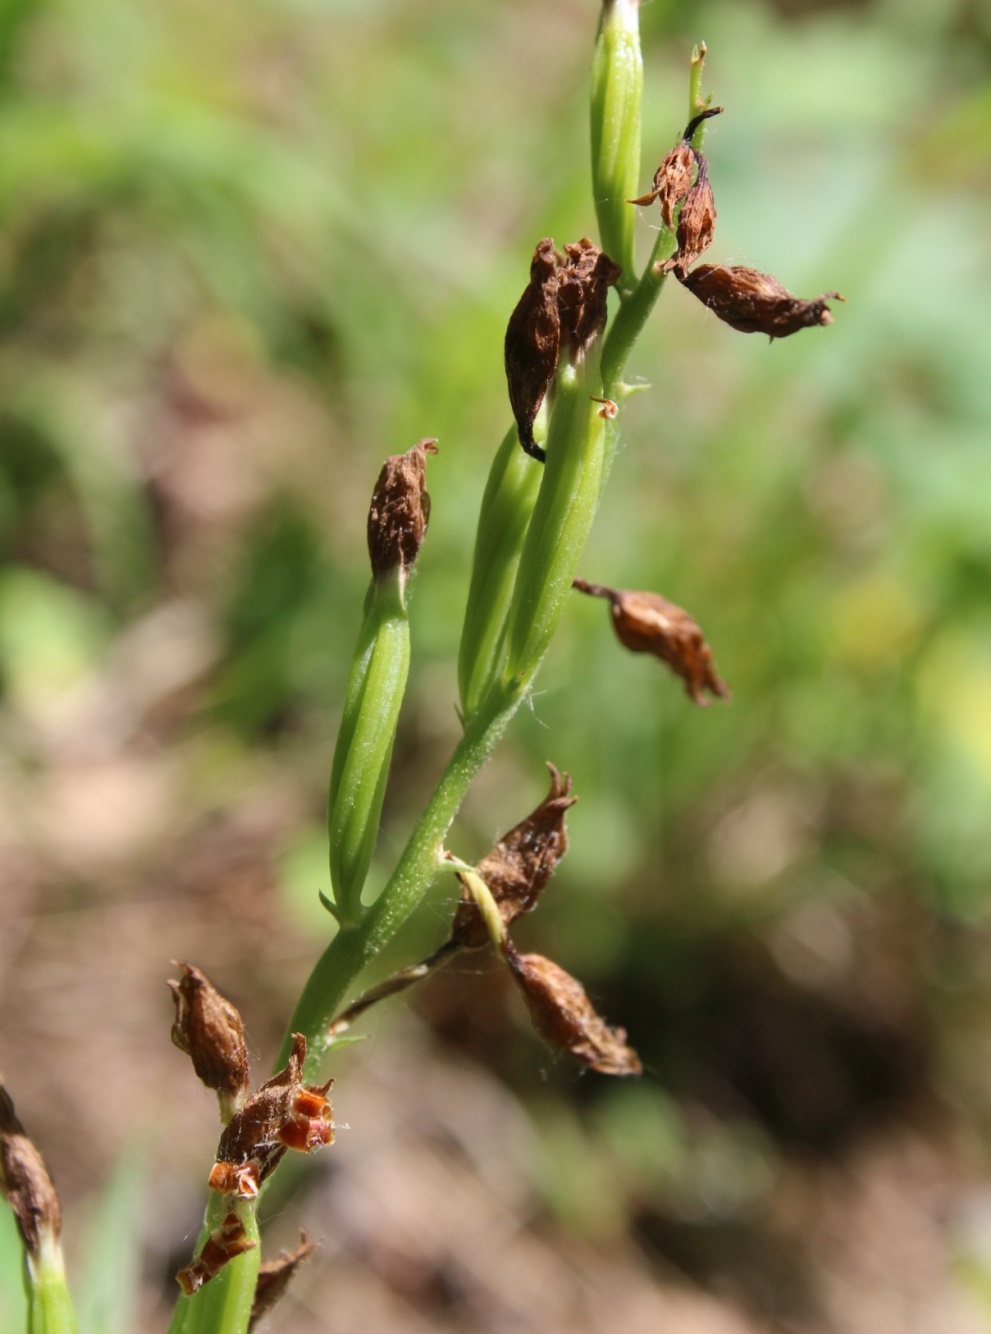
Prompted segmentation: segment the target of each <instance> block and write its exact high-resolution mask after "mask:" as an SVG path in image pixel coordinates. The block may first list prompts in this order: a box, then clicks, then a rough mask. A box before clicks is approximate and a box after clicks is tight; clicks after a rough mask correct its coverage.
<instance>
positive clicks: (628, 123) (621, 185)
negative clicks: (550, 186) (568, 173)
mask: <svg viewBox="0 0 991 1334" xmlns="http://www.w3.org/2000/svg"><path fill="white" fill-rule="evenodd" d="M639 10H640V0H605V3H604V4H603V6H602V18H601V21H600V24H599V35H598V38H597V39H596V43H595V57H594V60H593V62H592V97H591V131H592V189H593V193H594V197H595V212H596V216H597V217H598V220H599V239H600V241H601V244H602V249H603V250H604V251H605V252H606V254H607V255H608V256H609V257H610V259H612V260H614V261H615V262H616V263H617V264H619V265H620V266H621V268H622V270H623V273H622V276H621V277H620V280H619V283H618V291H619V293H620V296H621V297H625V296H626V295H627V294H628V293H630V292H632V290H633V288H634V287H635V286H636V281H637V273H636V247H635V231H634V229H635V226H636V211H635V210H634V209H633V208H631V207H630V205H629V203H628V202H627V201H628V200H630V199H632V198H633V197H634V196H635V195H636V194H637V193H638V189H637V187H638V183H639V178H640V109H641V103H642V101H643V58H642V56H641V54H640V24H639Z"/></svg>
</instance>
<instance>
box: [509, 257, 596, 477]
mask: <svg viewBox="0 0 991 1334" xmlns="http://www.w3.org/2000/svg"><path fill="white" fill-rule="evenodd" d="M564 249H565V254H564V255H561V254H560V253H559V252H558V251H557V250H556V249H555V247H554V242H553V241H552V240H551V238H550V237H545V238H544V239H543V240H542V241H540V242H538V244H537V248H536V249H535V250H534V252H533V260H532V261H531V264H530V282H529V283H528V285H527V288H526V291H525V292H524V293H523V295H522V296H521V297H520V299H519V301H518V303H517V305H516V309H515V310H514V311H513V313H512V315H510V317H509V325H508V326H507V328H506V342H505V348H504V355H505V363H506V380H507V383H508V385H509V402H510V406H511V407H512V409H513V416H514V417H515V418H516V426H517V430H518V431H519V436H520V444H521V445H522V446H523V448H524V450H525V451H526V452H527V453H528V454H529V455H531V457H533V458H535V459H539V460H541V461H543V459H544V458H545V457H546V455H545V453H544V451H543V450H542V449H541V448H540V446H539V445H538V444H537V443H536V441H535V440H534V438H533V423H534V421H535V420H536V417H537V413H538V412H539V411H540V405H541V403H543V401H544V395H545V394H546V393H547V390H548V388H549V387H550V385H551V382H552V381H553V379H554V375H555V372H556V371H557V366H558V360H559V358H560V355H561V350H562V347H563V348H564V349H565V351H566V352H569V353H571V354H572V355H580V354H582V353H583V352H584V351H585V349H586V347H587V346H588V344H589V342H590V341H591V340H592V338H594V337H595V336H596V335H597V334H599V333H601V332H602V329H603V328H604V327H605V322H606V292H607V289H608V288H609V287H610V286H612V284H613V283H615V282H616V280H617V278H618V277H619V275H620V269H619V266H618V265H616V264H614V263H613V262H612V260H611V259H610V258H609V257H608V255H606V254H604V253H603V252H602V251H601V250H600V249H599V248H598V246H596V245H593V243H592V242H591V241H590V240H589V239H588V237H583V238H582V240H580V241H576V242H575V243H574V244H572V245H567V246H565V248H564Z"/></svg>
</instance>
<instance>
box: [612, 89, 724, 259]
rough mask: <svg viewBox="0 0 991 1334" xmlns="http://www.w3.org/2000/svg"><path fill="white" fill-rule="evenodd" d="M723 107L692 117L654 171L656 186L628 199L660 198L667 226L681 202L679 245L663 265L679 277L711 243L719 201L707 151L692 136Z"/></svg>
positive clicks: (649, 201)
mask: <svg viewBox="0 0 991 1334" xmlns="http://www.w3.org/2000/svg"><path fill="white" fill-rule="evenodd" d="M722 110H723V108H722V107H707V108H706V109H705V110H703V111H701V112H699V114H698V115H697V116H695V117H694V118H693V119H692V120H691V121H689V123H688V124H687V125H686V126H685V132H684V134H683V135H682V137H681V142H680V143H678V144H676V145H675V147H674V148H672V149H671V151H670V152H669V153H668V154H667V155H666V156H665V158H664V161H663V162H662V163H661V165H660V166H659V167H658V168H657V171H656V172H655V173H654V184H653V189H651V190H649V191H648V192H647V194H645V195H641V196H640V198H639V199H631V200H630V201H629V202H630V203H631V204H640V205H646V204H652V203H653V202H654V200H655V199H659V200H660V203H661V220H662V222H663V223H664V225H665V227H668V228H671V227H674V225H675V224H674V211H675V209H676V208H677V207H678V205H679V204H680V205H681V212H680V214H679V215H678V230H677V237H678V249H677V251H676V252H675V253H674V254H673V255H672V256H671V258H670V259H667V260H665V261H664V263H663V264H662V265H661V266H660V267H661V271H662V272H664V273H667V272H668V271H669V270H671V269H673V270H674V272H675V273H676V274H677V275H678V276H679V277H680V276H682V275H683V274H684V273H687V271H688V268H689V265H691V264H694V263H695V261H696V260H697V259H698V258H699V256H700V255H701V254H702V253H703V252H704V251H705V250H707V249H708V248H709V246H710V245H711V244H712V237H713V232H714V230H715V226H716V201H715V198H714V196H713V193H712V186H711V185H710V184H709V164H708V162H707V161H706V159H705V157H704V155H703V154H702V153H700V152H699V151H698V149H696V148H693V147H692V136H693V135H694V134H695V131H696V130H697V129H698V127H699V126H700V125H701V123H702V122H703V121H704V120H708V118H709V117H710V116H718V115H719V114H720V113H721V112H722Z"/></svg>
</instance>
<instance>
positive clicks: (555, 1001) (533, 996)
mask: <svg viewBox="0 0 991 1334" xmlns="http://www.w3.org/2000/svg"><path fill="white" fill-rule="evenodd" d="M506 962H507V963H508V964H509V967H510V969H511V970H512V973H513V977H514V978H515V979H516V982H517V985H518V986H519V988H520V990H521V991H522V993H523V999H524V1000H525V1001H526V1006H527V1009H528V1010H529V1011H530V1018H531V1020H532V1021H533V1026H534V1028H535V1029H536V1030H537V1032H538V1033H539V1034H540V1036H541V1037H542V1038H543V1039H544V1041H545V1042H549V1043H550V1045H551V1046H552V1047H559V1048H561V1049H562V1050H563V1051H567V1052H570V1053H571V1055H572V1056H576V1057H577V1058H578V1060H580V1061H581V1062H582V1063H583V1064H584V1065H587V1066H588V1067H589V1069H591V1070H598V1071H599V1073H600V1074H603V1075H639V1074H640V1073H641V1071H642V1070H643V1066H642V1065H641V1064H640V1058H639V1056H637V1054H636V1052H635V1051H634V1050H633V1048H632V1047H630V1046H628V1045H627V1041H626V1033H625V1031H624V1030H623V1029H622V1028H610V1027H609V1025H608V1024H607V1023H606V1022H605V1020H604V1019H602V1018H601V1016H600V1015H598V1014H597V1013H596V1011H595V1007H594V1006H593V1005H592V1002H591V1001H590V1000H589V998H588V996H587V995H586V993H585V988H584V987H583V986H582V985H581V983H580V982H578V981H577V980H576V979H575V978H573V977H572V976H571V974H570V973H566V972H565V970H564V969H563V968H561V967H559V966H558V965H557V964H556V963H554V961H553V960H552V959H545V958H544V957H543V955H540V954H517V953H516V951H515V950H514V949H513V948H512V947H511V946H510V947H509V948H508V949H507V950H506Z"/></svg>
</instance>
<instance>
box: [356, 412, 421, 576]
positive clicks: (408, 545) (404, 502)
mask: <svg viewBox="0 0 991 1334" xmlns="http://www.w3.org/2000/svg"><path fill="white" fill-rule="evenodd" d="M436 453H437V442H436V440H435V439H434V438H433V437H429V436H428V437H425V438H424V439H423V440H420V441H419V442H418V443H417V444H415V445H414V446H413V447H412V449H408V450H407V451H406V453H405V454H392V455H390V457H389V458H387V459H386V461H385V463H384V464H383V465H382V471H381V472H380V473H379V476H378V481H377V482H376V483H375V490H374V492H373V494H372V503H371V506H370V508H369V510H368V554H369V556H370V558H371V562H372V574H373V576H374V577H375V578H376V579H378V578H380V577H381V576H383V575H386V574H388V573H389V572H390V571H391V570H395V569H396V568H397V567H398V568H399V570H400V572H401V577H402V578H403V579H405V576H406V575H407V574H408V572H409V570H410V567H411V566H412V565H413V562H414V561H415V560H416V557H417V554H418V552H419V550H420V547H421V545H422V543H423V538H424V535H425V534H426V531H427V522H428V520H429V518H430V496H429V495H428V493H427V489H426V480H427V455H428V454H436Z"/></svg>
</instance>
